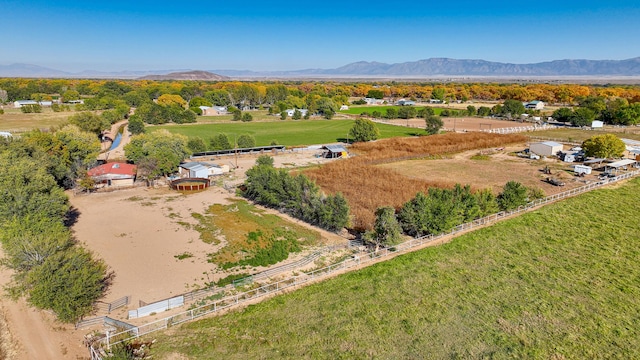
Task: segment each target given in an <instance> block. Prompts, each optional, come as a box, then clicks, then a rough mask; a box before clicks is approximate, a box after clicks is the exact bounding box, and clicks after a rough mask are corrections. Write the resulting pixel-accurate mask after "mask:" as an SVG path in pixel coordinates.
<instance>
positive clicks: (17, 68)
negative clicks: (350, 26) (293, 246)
mask: <svg viewBox="0 0 640 360" xmlns="http://www.w3.org/2000/svg"><path fill="white" fill-rule="evenodd" d="M171 73H178V75H176V74H173V75H171V76H169V77H164V79H174V78H175V79H180V80H182V79H184V80H189V79H191V80H222V79H224V78H225V77H229V78H270V77H271V78H314V77H338V78H340V77H343V78H349V77H359V78H383V77H386V78H389V77H397V78H428V77H441V76H445V77H446V76H472V77H566V76H569V77H572V76H582V77H612V76H617V77H630V76H640V57H636V58H632V59H626V60H571V59H568V60H554V61H547V62H540V63H531V64H512V63H501V62H492V61H486V60H464V59H449V58H430V59H425V60H418V61H411V62H403V63H395V64H386V63H380V62H367V61H359V62H354V63H351V64H347V65H344V66H341V67H338V68H335V69H303V70H288V71H251V70H206V71H192V70H190V69H178V70H176V69H173V70H147V71H119V72H99V71H91V70H85V71H82V72H77V73H72V72H65V71H61V70H56V69H51V68H46V67H41V66H37V65H30V64H11V65H0V77H29V78H33V77H36V78H43V77H51V78H121V79H128V78H141V77H145V78H149V79H154V78H152V77H148V76H152V75H153V76H160V75H165V76H166V75H167V74H171ZM185 73H188V75H185ZM176 76H177V77H176ZM180 76H182V78H180ZM218 76H222V78H217V77H218ZM158 79H162V78H158Z"/></svg>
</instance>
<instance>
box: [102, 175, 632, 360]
mask: <svg viewBox="0 0 640 360" xmlns="http://www.w3.org/2000/svg"><path fill="white" fill-rule="evenodd" d="M637 175H640V170H636V171H633V172H628V173H625V174H623V175H620V176H617V177H614V178H610V179H606V180H603V181H599V182H594V183H591V184H587V185H584V186H582V187H579V188H575V189H571V190H568V191H565V192H562V193H559V194H555V195H551V196H547V197H546V198H543V199H538V200H535V201H532V202H530V203H528V204H527V205H524V206H520V207H519V208H517V209H515V210H512V211H503V212H499V213H497V214H493V215H489V216H487V217H484V218H481V219H477V220H474V221H472V222H469V223H465V224H462V225H459V226H456V227H455V228H454V229H453V230H451V231H450V232H448V233H444V234H439V235H426V236H422V237H418V238H414V239H411V240H408V241H406V242H404V243H401V244H399V245H396V246H395V247H393V248H390V249H387V248H384V249H381V250H379V251H372V252H368V253H364V254H361V255H360V256H354V257H352V258H349V259H347V260H344V261H341V262H339V263H336V264H333V265H330V266H327V267H325V268H322V269H318V270H314V271H310V272H307V273H304V274H302V275H297V276H292V277H290V278H288V279H285V280H281V281H277V282H275V283H271V284H267V285H263V286H260V287H258V288H256V289H251V290H249V291H245V292H242V293H238V294H234V295H229V296H227V297H225V298H222V299H220V300H217V301H214V302H212V303H209V304H206V305H203V306H199V307H197V308H194V309H191V310H188V311H184V312H181V313H179V314H176V315H172V316H169V317H167V318H164V319H161V320H157V321H153V322H150V323H147V324H144V325H140V326H137V327H136V328H133V329H129V330H125V331H122V332H119V333H114V334H109V333H107V336H106V337H105V338H103V339H101V340H100V341H97V342H96V343H94V347H95V346H111V345H115V344H118V343H121V342H124V341H129V340H132V339H135V338H137V337H140V336H143V335H146V334H150V333H152V332H155V331H158V330H162V329H167V328H168V327H170V326H173V325H177V324H181V323H183V322H187V321H192V320H194V319H197V318H200V317H202V316H204V315H208V314H211V313H215V312H220V311H222V310H225V309H228V308H231V307H233V306H236V305H238V304H242V303H244V302H247V301H249V300H252V299H256V298H260V297H264V296H266V295H271V294H276V293H280V292H282V291H283V290H285V289H289V288H293V287H296V286H299V285H302V284H306V283H309V282H311V281H313V280H315V279H318V278H324V277H327V276H329V275H331V274H334V273H337V272H340V271H344V270H346V269H351V268H355V267H360V266H363V265H366V264H368V263H372V262H374V261H375V260H377V259H379V258H383V257H386V256H389V255H398V254H404V253H408V252H411V251H413V250H414V249H417V248H420V247H422V246H423V245H426V244H428V243H430V242H433V241H435V240H438V239H442V238H444V237H447V236H450V235H455V234H457V233H460V232H463V231H467V230H470V229H474V228H477V227H480V226H483V225H486V224H489V223H492V222H495V221H498V220H501V219H504V218H506V217H509V216H511V215H515V214H519V213H523V212H526V211H529V210H531V209H532V208H535V207H538V206H541V205H545V204H548V203H551V202H555V201H558V200H562V199H565V198H568V197H572V196H575V195H578V194H582V193H585V192H587V191H590V190H593V189H597V188H600V187H602V186H604V185H606V184H609V183H614V182H617V181H620V180H624V179H629V178H632V177H635V176H637ZM95 352H96V351H95V350H94V349H93V348H92V349H91V353H92V356H93V353H95ZM92 359H93V360H98V359H100V358H93V357H92Z"/></svg>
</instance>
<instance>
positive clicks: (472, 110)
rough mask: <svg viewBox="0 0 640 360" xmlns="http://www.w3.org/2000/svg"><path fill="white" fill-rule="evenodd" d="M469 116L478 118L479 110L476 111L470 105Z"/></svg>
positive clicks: (468, 107)
mask: <svg viewBox="0 0 640 360" xmlns="http://www.w3.org/2000/svg"><path fill="white" fill-rule="evenodd" d="M467 114H469V116H476V115H477V114H478V110H476V107H475V106H473V105H469V106H467Z"/></svg>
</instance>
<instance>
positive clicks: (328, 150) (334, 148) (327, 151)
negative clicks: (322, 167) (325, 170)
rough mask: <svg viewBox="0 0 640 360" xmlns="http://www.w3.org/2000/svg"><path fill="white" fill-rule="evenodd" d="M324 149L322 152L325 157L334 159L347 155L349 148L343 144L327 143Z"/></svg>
mask: <svg viewBox="0 0 640 360" xmlns="http://www.w3.org/2000/svg"><path fill="white" fill-rule="evenodd" d="M322 149H323V150H324V152H323V153H322V157H324V158H330V159H334V158H346V157H347V149H345V147H344V146H342V145H325V146H323V147H322Z"/></svg>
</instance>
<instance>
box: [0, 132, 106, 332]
mask: <svg viewBox="0 0 640 360" xmlns="http://www.w3.org/2000/svg"><path fill="white" fill-rule="evenodd" d="M99 150H100V145H99V143H98V141H97V138H96V137H95V136H94V135H93V134H90V133H85V132H82V131H81V130H80V129H78V128H77V127H76V126H74V125H66V126H64V127H62V128H59V129H57V130H56V131H53V132H48V133H45V132H41V131H31V132H29V133H25V134H23V135H22V137H21V138H20V139H0V189H2V191H0V227H1V229H2V230H1V231H0V242H1V244H2V248H3V250H4V254H5V257H4V259H2V265H3V266H5V267H7V268H9V269H11V270H13V277H12V282H11V284H10V285H9V287H8V291H9V294H10V295H12V296H14V297H21V296H25V297H26V299H27V301H28V302H29V303H30V304H31V305H33V306H36V307H38V308H42V309H50V310H52V311H53V312H54V313H55V314H56V316H57V317H58V319H59V320H61V321H64V322H73V321H76V320H78V319H79V318H81V317H82V316H85V315H87V314H89V313H91V312H92V310H93V305H94V303H95V301H96V300H97V299H99V298H100V297H102V296H103V293H104V291H105V290H106V288H107V287H108V285H109V283H110V279H111V275H110V274H109V272H108V271H107V265H106V264H105V263H104V262H103V261H101V260H98V259H95V258H94V256H93V255H92V254H91V253H90V252H89V251H88V250H86V249H84V248H83V247H81V246H80V245H79V244H77V241H76V240H75V239H74V237H73V234H72V232H71V231H70V229H69V226H70V225H71V224H72V223H73V222H74V221H75V217H76V216H77V213H75V212H74V209H72V208H71V206H70V205H69V199H68V197H67V195H66V194H65V193H64V189H65V188H70V187H72V186H73V182H74V180H75V179H76V178H78V177H79V176H81V174H82V173H83V172H85V173H86V168H87V165H88V164H89V163H91V162H92V161H93V160H94V159H95V156H96V155H97V153H98V151H99Z"/></svg>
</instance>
